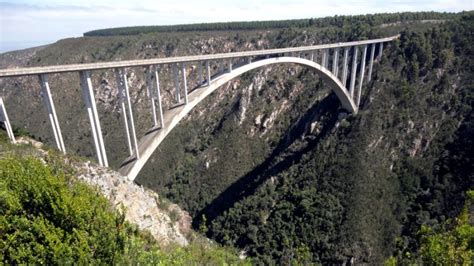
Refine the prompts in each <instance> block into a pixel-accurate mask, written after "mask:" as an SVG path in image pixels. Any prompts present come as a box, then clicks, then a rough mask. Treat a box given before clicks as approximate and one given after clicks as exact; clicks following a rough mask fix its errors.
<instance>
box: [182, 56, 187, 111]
mask: <svg viewBox="0 0 474 266" xmlns="http://www.w3.org/2000/svg"><path fill="white" fill-rule="evenodd" d="M181 73H182V74H183V87H184V104H188V82H187V81H186V63H185V62H183V63H181Z"/></svg>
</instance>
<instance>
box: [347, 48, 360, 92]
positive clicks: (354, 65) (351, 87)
mask: <svg viewBox="0 0 474 266" xmlns="http://www.w3.org/2000/svg"><path fill="white" fill-rule="evenodd" d="M353 49H354V54H353V55H352V70H351V81H350V85H349V93H350V95H351V99H354V86H355V81H356V72H357V52H358V48H357V46H353Z"/></svg>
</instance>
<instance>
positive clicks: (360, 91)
mask: <svg viewBox="0 0 474 266" xmlns="http://www.w3.org/2000/svg"><path fill="white" fill-rule="evenodd" d="M366 58H367V45H364V52H363V53H362V58H361V66H360V76H359V89H358V90H357V101H356V106H357V107H358V106H359V104H360V96H361V94H362V85H363V83H364V72H365V59H366Z"/></svg>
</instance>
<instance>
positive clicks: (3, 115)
mask: <svg viewBox="0 0 474 266" xmlns="http://www.w3.org/2000/svg"><path fill="white" fill-rule="evenodd" d="M0 121H2V122H3V124H4V125H5V129H6V130H7V135H8V138H9V139H10V141H11V143H13V144H15V143H16V140H15V135H14V134H13V130H12V126H11V124H10V120H9V119H8V114H7V108H6V107H5V103H4V102H3V99H2V97H0Z"/></svg>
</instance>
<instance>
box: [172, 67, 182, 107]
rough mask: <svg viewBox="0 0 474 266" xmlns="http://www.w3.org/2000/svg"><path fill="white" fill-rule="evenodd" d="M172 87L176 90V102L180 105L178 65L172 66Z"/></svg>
mask: <svg viewBox="0 0 474 266" xmlns="http://www.w3.org/2000/svg"><path fill="white" fill-rule="evenodd" d="M173 70H174V87H175V89H176V102H177V103H180V102H181V96H180V92H179V69H178V64H175V65H174V68H173Z"/></svg>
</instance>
